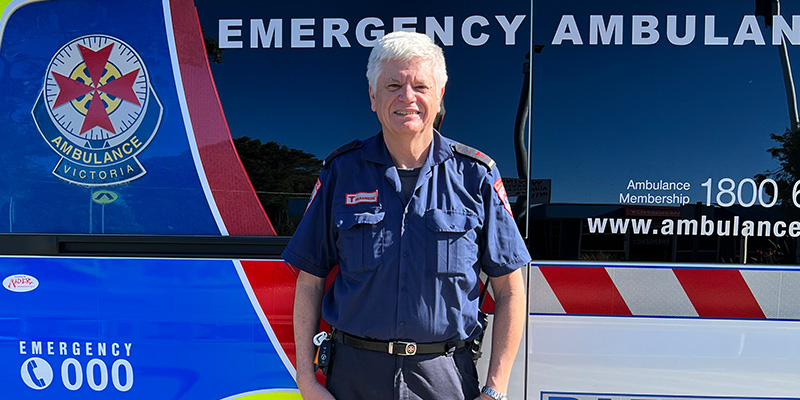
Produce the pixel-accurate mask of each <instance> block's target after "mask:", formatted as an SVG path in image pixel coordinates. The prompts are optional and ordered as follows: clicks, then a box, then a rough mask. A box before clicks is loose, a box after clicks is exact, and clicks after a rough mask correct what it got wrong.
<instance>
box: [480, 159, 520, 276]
mask: <svg viewBox="0 0 800 400" xmlns="http://www.w3.org/2000/svg"><path fill="white" fill-rule="evenodd" d="M481 194H482V196H483V200H484V202H483V204H484V213H485V214H484V215H485V218H484V224H483V232H482V238H483V243H482V247H483V248H482V250H483V252H482V257H481V264H482V268H483V271H484V272H486V274H487V275H489V276H491V277H498V276H503V275H506V274H509V273H511V272H513V271H515V270H516V269H518V268H521V267H524V266H526V265H527V264H528V263H529V262H530V261H531V256H530V254H529V253H528V249H527V247H526V246H525V241H524V240H523V239H522V235H520V232H519V229H518V228H517V224H516V222H515V220H514V217H513V213H512V211H511V204H510V203H509V201H508V195H507V194H506V190H505V187H504V186H503V180H502V179H501V178H500V172H499V170H498V169H497V168H493V169H492V170H491V171H490V172H489V173H487V174H486V177H485V179H484V181H483V182H482V183H481Z"/></svg>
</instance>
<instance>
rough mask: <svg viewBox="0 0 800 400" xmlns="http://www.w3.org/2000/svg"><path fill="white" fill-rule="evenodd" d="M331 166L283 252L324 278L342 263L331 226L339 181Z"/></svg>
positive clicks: (294, 263)
mask: <svg viewBox="0 0 800 400" xmlns="http://www.w3.org/2000/svg"><path fill="white" fill-rule="evenodd" d="M333 175H334V174H333V173H332V172H331V169H329V168H327V169H323V170H322V171H321V173H320V177H319V179H318V180H317V183H316V184H315V185H314V189H313V191H312V193H311V198H310V199H309V201H308V206H307V207H306V212H305V214H304V215H303V218H302V219H301V220H300V224H299V225H298V226H297V230H296V231H295V233H294V235H293V236H292V238H291V240H289V244H288V245H287V246H286V249H285V250H284V251H283V253H282V254H281V257H283V260H284V261H286V262H287V263H289V264H290V265H292V266H294V267H296V268H299V269H300V270H302V271H305V272H308V273H309V274H312V275H315V276H318V277H321V278H324V277H326V276H327V275H328V273H329V272H330V271H331V269H332V268H333V267H334V266H336V265H337V264H338V263H339V261H338V260H339V254H338V250H337V248H336V240H335V238H334V233H333V229H332V226H331V200H332V198H333V196H332V194H333V186H334V182H335V178H334V176H333Z"/></svg>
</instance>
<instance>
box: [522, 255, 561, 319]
mask: <svg viewBox="0 0 800 400" xmlns="http://www.w3.org/2000/svg"><path fill="white" fill-rule="evenodd" d="M528 271H529V273H530V274H531V289H530V293H529V295H530V300H531V309H530V312H531V313H534V314H541V313H544V314H566V311H564V307H563V306H562V305H561V302H560V301H558V297H556V294H555V292H553V288H551V287H550V284H549V283H547V279H545V278H544V274H542V271H541V270H540V269H539V267H535V266H531V267H530V268H528Z"/></svg>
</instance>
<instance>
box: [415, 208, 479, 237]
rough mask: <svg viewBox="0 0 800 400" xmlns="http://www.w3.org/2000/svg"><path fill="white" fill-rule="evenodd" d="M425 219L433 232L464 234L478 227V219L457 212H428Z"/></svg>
mask: <svg viewBox="0 0 800 400" xmlns="http://www.w3.org/2000/svg"><path fill="white" fill-rule="evenodd" d="M425 219H426V220H427V223H428V229H430V230H432V231H434V232H454V233H464V232H466V231H469V230H471V229H475V227H477V226H478V217H476V216H475V215H468V214H465V213H463V212H457V211H451V212H448V211H443V210H430V211H428V212H427V213H426V215H425Z"/></svg>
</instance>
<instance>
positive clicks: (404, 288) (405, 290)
mask: <svg viewBox="0 0 800 400" xmlns="http://www.w3.org/2000/svg"><path fill="white" fill-rule="evenodd" d="M400 291H401V292H403V293H405V292H407V291H408V288H406V287H405V286H403V287H401V288H400Z"/></svg>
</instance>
